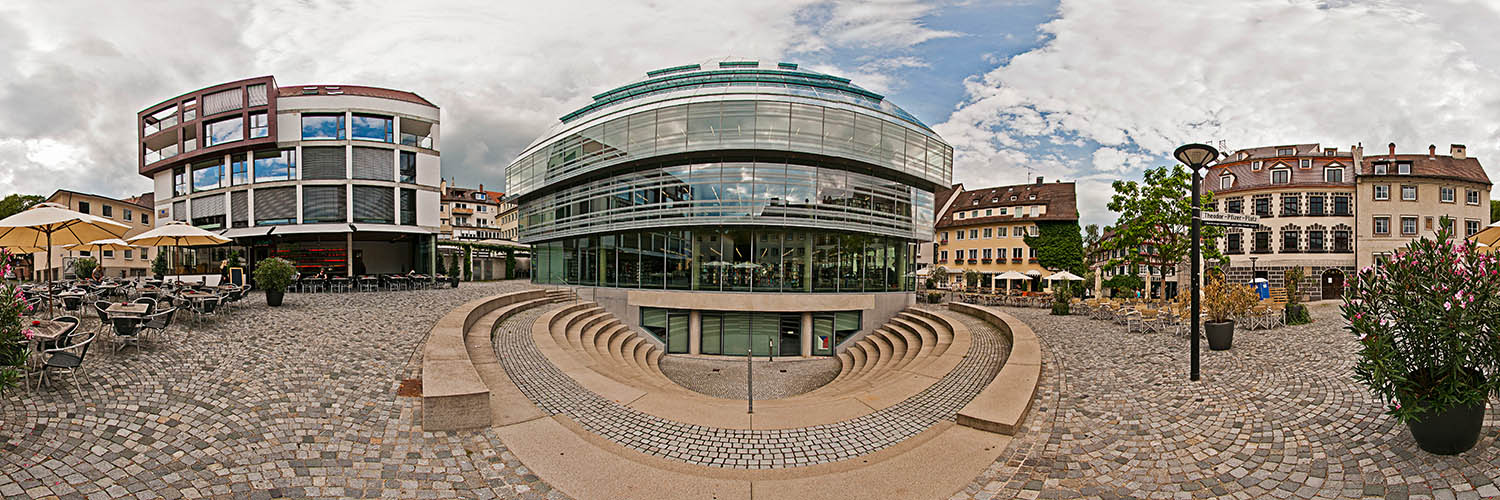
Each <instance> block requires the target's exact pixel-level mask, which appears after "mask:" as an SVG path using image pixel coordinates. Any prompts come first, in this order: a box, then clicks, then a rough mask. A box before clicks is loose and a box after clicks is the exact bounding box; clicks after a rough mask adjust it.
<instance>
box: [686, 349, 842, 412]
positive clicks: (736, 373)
mask: <svg viewBox="0 0 1500 500" xmlns="http://www.w3.org/2000/svg"><path fill="white" fill-rule="evenodd" d="M753 370H754V373H753V375H754V376H755V400H756V401H762V400H766V399H779V398H789V397H792V396H796V395H798V394H802V393H805V392H808V391H811V390H813V389H817V388H819V387H823V386H825V385H828V383H829V382H831V381H833V378H834V377H837V376H838V375H839V360H838V358H831V357H817V358H812V359H802V358H789V359H787V358H776V361H772V362H766V358H755V367H754V368H753ZM661 371H662V373H664V374H666V376H667V378H669V379H672V381H673V382H676V383H677V385H680V386H683V387H686V388H688V389H691V390H693V391H695V392H698V393H700V394H705V395H708V396H713V397H716V398H724V399H738V400H741V401H743V400H744V399H745V358H744V357H738V358H735V357H729V356H723V357H719V356H715V357H713V358H697V357H689V356H667V357H665V358H662V359H661Z"/></svg>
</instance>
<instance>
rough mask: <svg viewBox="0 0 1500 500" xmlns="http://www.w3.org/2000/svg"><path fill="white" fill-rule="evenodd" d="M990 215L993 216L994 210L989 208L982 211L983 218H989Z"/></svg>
mask: <svg viewBox="0 0 1500 500" xmlns="http://www.w3.org/2000/svg"><path fill="white" fill-rule="evenodd" d="M991 215H995V210H994V209H991V208H986V209H984V216H985V217H989V216H991Z"/></svg>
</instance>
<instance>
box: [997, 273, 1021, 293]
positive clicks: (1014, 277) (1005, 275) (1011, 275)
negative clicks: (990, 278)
mask: <svg viewBox="0 0 1500 500" xmlns="http://www.w3.org/2000/svg"><path fill="white" fill-rule="evenodd" d="M995 279H997V280H1005V291H1006V292H1010V280H1024V279H1027V278H1026V275H1024V274H1021V273H1018V272H1015V271H1006V272H1003V273H1000V274H999V275H998V276H995Z"/></svg>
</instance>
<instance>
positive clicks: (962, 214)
mask: <svg viewBox="0 0 1500 500" xmlns="http://www.w3.org/2000/svg"><path fill="white" fill-rule="evenodd" d="M954 215H957V216H958V220H963V218H964V213H963V212H957V213H954Z"/></svg>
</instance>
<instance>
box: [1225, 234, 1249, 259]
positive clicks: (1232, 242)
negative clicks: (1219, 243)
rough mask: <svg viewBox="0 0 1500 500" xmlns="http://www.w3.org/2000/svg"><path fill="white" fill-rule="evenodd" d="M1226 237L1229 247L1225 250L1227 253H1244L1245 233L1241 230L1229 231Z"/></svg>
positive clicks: (1226, 244)
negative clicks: (1241, 232)
mask: <svg viewBox="0 0 1500 500" xmlns="http://www.w3.org/2000/svg"><path fill="white" fill-rule="evenodd" d="M1225 238H1226V239H1225V242H1226V243H1225V246H1226V248H1227V250H1225V253H1232V254H1238V253H1244V251H1245V249H1244V242H1243V241H1241V240H1243V239H1244V235H1241V234H1240V232H1239V231H1235V232H1232V233H1229V235H1228V236H1226V237H1225Z"/></svg>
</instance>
